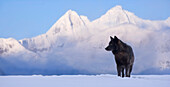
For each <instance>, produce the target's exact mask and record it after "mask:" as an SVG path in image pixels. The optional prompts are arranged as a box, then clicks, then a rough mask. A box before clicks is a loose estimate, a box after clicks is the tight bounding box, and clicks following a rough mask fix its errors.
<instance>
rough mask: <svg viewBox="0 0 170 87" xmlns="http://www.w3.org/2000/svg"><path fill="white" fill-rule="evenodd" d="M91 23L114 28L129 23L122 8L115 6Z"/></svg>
mask: <svg viewBox="0 0 170 87" xmlns="http://www.w3.org/2000/svg"><path fill="white" fill-rule="evenodd" d="M93 23H97V24H99V25H101V24H104V25H109V26H110V25H111V26H114V25H118V24H123V23H130V20H129V17H128V14H127V13H126V10H123V9H122V6H120V5H117V6H115V7H113V8H111V9H110V10H108V11H107V12H106V14H104V15H102V16H101V17H100V18H99V19H96V20H94V21H93Z"/></svg>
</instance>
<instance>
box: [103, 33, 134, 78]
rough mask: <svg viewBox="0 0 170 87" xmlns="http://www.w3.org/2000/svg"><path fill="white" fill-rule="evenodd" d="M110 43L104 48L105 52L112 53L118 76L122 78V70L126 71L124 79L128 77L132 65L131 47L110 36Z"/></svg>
mask: <svg viewBox="0 0 170 87" xmlns="http://www.w3.org/2000/svg"><path fill="white" fill-rule="evenodd" d="M110 39H111V41H110V42H109V45H108V46H107V47H106V48H105V50H106V51H112V53H113V54H114V56H115V61H116V64H117V72H118V76H120V77H122V78H123V77H124V70H125V71H126V77H130V74H131V72H132V68H133V63H134V54H133V50H132V48H131V46H129V45H127V44H126V43H124V42H122V41H121V40H120V39H118V38H117V37H116V36H114V38H113V37H112V36H110Z"/></svg>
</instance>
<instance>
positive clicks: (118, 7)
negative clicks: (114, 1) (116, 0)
mask: <svg viewBox="0 0 170 87" xmlns="http://www.w3.org/2000/svg"><path fill="white" fill-rule="evenodd" d="M115 9H117V10H122V9H123V8H122V6H120V5H116V6H115V7H113V8H111V9H110V10H115Z"/></svg>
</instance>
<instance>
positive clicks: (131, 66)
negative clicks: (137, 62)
mask: <svg viewBox="0 0 170 87" xmlns="http://www.w3.org/2000/svg"><path fill="white" fill-rule="evenodd" d="M132 68H133V65H130V70H129V77H130V74H131V72H132Z"/></svg>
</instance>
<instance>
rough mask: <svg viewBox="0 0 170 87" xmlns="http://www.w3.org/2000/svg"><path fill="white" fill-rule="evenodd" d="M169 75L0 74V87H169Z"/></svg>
mask: <svg viewBox="0 0 170 87" xmlns="http://www.w3.org/2000/svg"><path fill="white" fill-rule="evenodd" d="M169 86H170V75H132V77H131V78H126V77H125V78H121V77H117V76H116V75H94V76H93V75H91V76H89V75H62V76H41V75H35V76H0V87H169Z"/></svg>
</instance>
